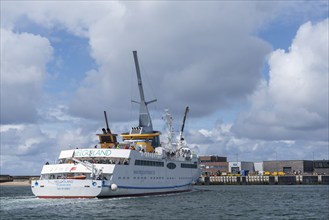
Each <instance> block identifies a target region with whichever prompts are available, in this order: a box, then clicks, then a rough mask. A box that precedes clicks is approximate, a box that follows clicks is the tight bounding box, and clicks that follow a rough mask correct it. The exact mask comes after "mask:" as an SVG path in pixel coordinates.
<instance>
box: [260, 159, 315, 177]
mask: <svg viewBox="0 0 329 220" xmlns="http://www.w3.org/2000/svg"><path fill="white" fill-rule="evenodd" d="M263 167H264V171H265V172H284V173H285V174H311V173H312V172H313V161H311V160H275V161H264V162H263Z"/></svg>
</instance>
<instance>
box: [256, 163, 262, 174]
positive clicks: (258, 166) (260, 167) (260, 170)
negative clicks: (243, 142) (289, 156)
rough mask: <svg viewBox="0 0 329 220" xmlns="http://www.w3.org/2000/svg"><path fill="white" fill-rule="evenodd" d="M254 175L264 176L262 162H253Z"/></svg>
mask: <svg viewBox="0 0 329 220" xmlns="http://www.w3.org/2000/svg"><path fill="white" fill-rule="evenodd" d="M254 168H255V173H256V174H258V175H263V174H264V165H263V162H255V163H254Z"/></svg>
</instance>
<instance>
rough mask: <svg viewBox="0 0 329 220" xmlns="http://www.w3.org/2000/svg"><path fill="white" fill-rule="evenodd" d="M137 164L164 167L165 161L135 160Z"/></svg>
mask: <svg viewBox="0 0 329 220" xmlns="http://www.w3.org/2000/svg"><path fill="white" fill-rule="evenodd" d="M135 165H137V166H152V167H163V166H164V163H163V162H159V161H151V160H135Z"/></svg>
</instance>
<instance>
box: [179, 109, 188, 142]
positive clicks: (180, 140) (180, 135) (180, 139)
mask: <svg viewBox="0 0 329 220" xmlns="http://www.w3.org/2000/svg"><path fill="white" fill-rule="evenodd" d="M188 112H189V107H188V106H186V108H185V113H184V119H183V123H182V128H181V130H180V132H179V142H180V143H182V142H183V140H184V138H183V132H184V126H185V121H186V115H187V113H188Z"/></svg>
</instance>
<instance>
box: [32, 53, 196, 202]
mask: <svg viewBox="0 0 329 220" xmlns="http://www.w3.org/2000/svg"><path fill="white" fill-rule="evenodd" d="M133 55H134V61H135V67H136V73H137V82H138V88H139V95H140V101H139V102H136V103H138V104H139V105H140V110H139V125H138V126H137V127H133V128H131V129H130V131H129V132H127V133H123V134H121V137H122V142H118V141H117V135H116V134H112V132H111V130H110V128H109V126H108V121H107V116H106V112H104V115H105V121H106V125H107V128H106V129H105V128H103V129H102V131H103V134H97V135H98V136H99V141H100V146H101V148H85V149H72V150H64V151H61V153H60V155H59V158H58V159H59V160H58V161H59V163H58V164H51V165H49V164H48V165H44V166H43V168H42V171H41V175H40V179H39V180H33V181H32V182H31V188H32V192H33V194H34V195H35V196H37V197H39V198H94V197H121V196H143V195H153V194H165V193H175V192H184V191H189V190H191V189H192V187H193V183H194V182H196V181H197V179H198V178H199V176H200V168H199V164H198V158H197V155H196V154H194V153H192V151H191V150H190V149H189V148H188V147H187V145H186V143H185V141H184V139H183V130H184V125H185V119H186V115H187V113H188V107H187V108H186V110H185V114H184V120H183V124H182V128H181V131H180V135H179V140H178V141H177V142H173V134H172V117H171V115H170V114H169V112H168V111H166V114H165V115H164V119H165V121H166V125H167V130H168V141H167V142H166V143H164V142H161V141H160V135H161V133H160V132H159V131H154V130H153V126H152V120H151V117H150V114H149V111H148V107H147V105H148V104H150V103H152V102H155V101H156V100H152V101H148V102H147V101H145V97H144V91H143V85H142V79H141V74H140V70H139V64H138V58H137V52H136V51H133ZM134 102H135V101H134Z"/></svg>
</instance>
